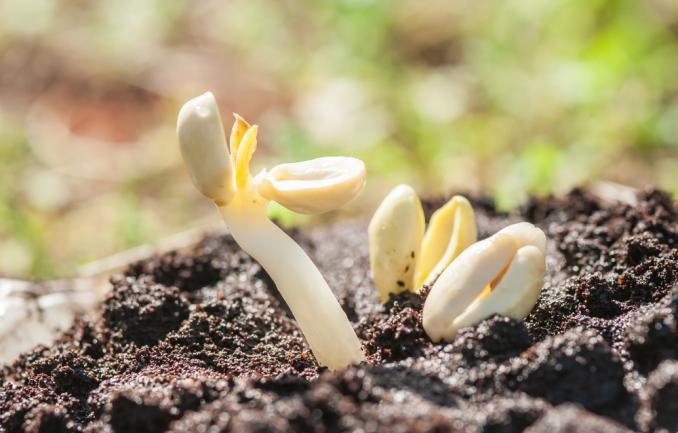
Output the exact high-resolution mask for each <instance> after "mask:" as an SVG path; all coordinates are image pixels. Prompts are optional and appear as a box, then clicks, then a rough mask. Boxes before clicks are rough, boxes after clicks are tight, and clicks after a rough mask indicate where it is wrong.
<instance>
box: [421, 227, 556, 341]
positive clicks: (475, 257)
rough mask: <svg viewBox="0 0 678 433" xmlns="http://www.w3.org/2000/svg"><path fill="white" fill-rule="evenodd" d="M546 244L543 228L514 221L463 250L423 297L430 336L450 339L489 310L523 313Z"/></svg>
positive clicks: (537, 282)
mask: <svg viewBox="0 0 678 433" xmlns="http://www.w3.org/2000/svg"><path fill="white" fill-rule="evenodd" d="M545 247H546V237H545V236H544V232H542V231H541V230H540V229H538V228H536V227H535V226H533V225H532V224H529V223H518V224H514V225H512V226H509V227H506V228H505V229H503V230H500V231H499V232H498V233H496V234H495V235H493V236H491V237H489V238H487V239H484V240H482V241H479V242H476V243H475V244H473V245H471V246H470V247H469V248H467V249H466V250H464V251H463V252H462V253H461V254H460V255H459V256H458V257H457V258H456V259H455V260H454V261H453V262H452V263H451V264H450V265H449V266H448V267H447V269H445V271H444V272H443V273H442V274H441V276H440V277H439V278H438V280H437V281H436V282H435V284H434V285H433V287H432V289H431V293H430V294H429V296H428V298H427V299H426V302H425V303H424V311H423V325H424V329H425V330H426V333H427V334H428V335H429V337H430V338H431V339H432V340H433V341H439V340H443V339H444V340H448V341H449V340H452V339H453V338H454V336H455V335H456V333H457V332H458V331H459V329H461V328H463V327H465V326H470V325H473V324H475V323H478V322H480V321H481V320H483V319H485V318H487V317H489V316H491V315H492V314H503V315H506V316H509V317H513V318H515V319H523V318H525V317H526V316H527V315H528V314H529V313H530V311H531V310H532V307H533V306H534V304H535V303H536V302H537V298H538V297H539V293H540V291H541V286H542V281H543V277H544V271H545V255H544V251H545Z"/></svg>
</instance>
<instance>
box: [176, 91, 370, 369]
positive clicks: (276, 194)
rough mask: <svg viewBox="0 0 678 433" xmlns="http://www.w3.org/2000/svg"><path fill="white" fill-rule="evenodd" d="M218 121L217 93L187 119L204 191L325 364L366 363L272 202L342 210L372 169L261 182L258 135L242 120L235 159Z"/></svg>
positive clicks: (294, 174)
mask: <svg viewBox="0 0 678 433" xmlns="http://www.w3.org/2000/svg"><path fill="white" fill-rule="evenodd" d="M218 119H219V115H218V108H217V105H216V102H215V101H214V97H213V96H212V94H211V93H206V94H204V95H202V96H199V97H197V98H195V99H193V100H191V101H189V102H187V103H186V105H184V107H183V108H182V110H181V112H180V114H179V120H178V126H177V129H178V135H179V140H180V143H181V149H182V154H183V155H184V160H185V162H186V165H187V166H188V169H189V171H190V172H191V177H192V178H193V181H194V183H195V184H196V187H198V189H199V190H200V191H201V192H202V193H203V194H205V195H207V196H208V197H210V198H212V200H214V202H215V203H216V204H217V206H219V211H220V213H221V215H222V217H223V219H224V222H225V223H226V225H227V226H228V228H229V230H230V233H231V235H232V236H233V239H235V241H236V242H237V243H238V244H239V245H240V247H241V248H242V249H243V250H244V251H245V252H247V253H248V254H250V255H251V256H252V257H253V258H254V259H256V260H257V261H258V262H259V263H260V264H261V266H262V267H263V268H264V269H265V270H266V272H267V273H268V274H269V275H270V277H271V278H272V279H273V281H274V282H275V284H276V287H277V288H278V291H279V292H280V294H281V295H282V297H283V298H284V299H285V302H286V303H287V305H288V306H289V308H290V310H291V311H292V314H293V315H294V317H295V319H296V320H297V322H298V324H299V327H300V328H301V331H302V332H303V334H304V336H305V337H306V340H307V341H308V344H309V346H310V348H311V350H312V351H313V354H314V355H315V357H316V359H317V361H318V363H319V364H321V365H325V366H327V367H328V368H330V369H332V370H336V369H340V368H344V367H346V366H348V365H350V364H353V363H359V362H361V361H363V360H364V359H365V357H364V354H363V352H362V350H361V345H360V341H359V340H358V337H357V335H356V334H355V331H354V330H353V328H352V326H351V323H350V322H349V320H348V318H347V316H346V313H345V312H344V311H343V310H342V308H341V306H340V305H339V302H338V301H337V299H336V298H335V297H334V295H333V294H332V291H331V290H330V288H329V286H328V284H327V282H326V281H325V279H324V278H323V276H322V275H321V274H320V271H319V270H318V269H317V268H316V266H315V265H314V264H313V262H312V261H311V259H310V258H309V257H308V255H307V254H306V253H305V252H304V251H303V249H302V248H301V247H300V246H299V245H297V243H296V242H294V240H292V238H290V237H289V236H288V235H287V234H286V233H285V232H284V231H282V230H281V229H280V228H279V227H278V226H276V225H275V224H274V223H273V222H271V221H270V220H269V219H268V217H267V214H266V208H267V205H268V203H269V200H275V201H277V202H278V203H280V204H282V205H284V206H288V207H290V208H291V209H292V210H297V211H302V212H306V213H318V212H325V211H328V210H331V209H335V208H338V207H339V206H341V205H343V204H344V203H346V202H347V201H349V200H350V199H352V198H353V197H355V195H357V194H358V192H360V190H361V189H362V187H363V185H364V183H365V166H364V164H363V163H362V161H359V160H356V159H354V158H345V157H335V158H320V159H316V160H311V161H305V162H303V163H297V164H284V165H282V166H278V167H275V168H273V169H272V170H271V171H270V172H266V171H264V172H262V173H261V174H260V175H259V176H257V177H256V180H255V178H253V177H252V175H251V173H250V168H249V166H250V160H251V159H252V155H253V154H254V151H255V150H256V146H257V132H258V127H257V126H256V125H253V126H252V125H249V124H248V123H247V122H246V121H245V120H244V119H242V118H241V117H240V116H237V115H236V119H235V123H234V125H233V128H232V130H231V134H230V145H229V148H230V158H229V156H228V151H227V147H226V143H225V137H224V133H223V129H222V127H221V125H220V124H219V126H218V127H217V125H216V122H218ZM194 150H195V151H196V152H197V154H195V153H193V151H194ZM225 161H228V162H225ZM224 179H227V182H224Z"/></svg>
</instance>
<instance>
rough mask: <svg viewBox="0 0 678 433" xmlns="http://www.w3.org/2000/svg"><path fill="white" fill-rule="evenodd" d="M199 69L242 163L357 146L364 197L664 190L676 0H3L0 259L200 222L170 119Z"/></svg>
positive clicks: (60, 259)
mask: <svg viewBox="0 0 678 433" xmlns="http://www.w3.org/2000/svg"><path fill="white" fill-rule="evenodd" d="M208 89H210V90H212V91H213V92H214V93H215V94H216V96H217V98H218V100H219V102H220V105H221V107H222V109H223V110H224V113H223V117H224V120H225V121H226V122H227V123H229V124H230V121H231V118H230V112H232V111H237V112H238V113H240V114H242V115H243V116H244V117H245V118H246V119H248V120H250V121H251V122H256V123H258V124H259V125H260V127H261V134H260V147H259V148H260V150H259V151H258V152H257V155H256V156H255V162H254V165H255V166H258V167H262V166H266V165H272V164H274V163H277V162H284V161H293V160H300V159H307V158H311V157H315V156H320V155H327V154H345V155H353V156H357V157H360V158H362V159H364V160H365V162H366V163H367V165H368V170H369V183H368V189H367V190H366V192H365V194H363V196H362V197H361V198H360V199H359V200H357V201H356V202H355V203H353V204H352V206H353V209H354V210H358V211H359V210H361V209H362V210H363V211H364V210H366V209H367V210H371V209H372V208H373V207H374V206H375V203H376V202H377V200H378V199H379V198H380V197H381V196H383V194H384V193H385V191H386V190H387V189H389V188H390V187H392V186H393V185H395V184H396V183H399V182H409V183H411V184H413V185H415V186H416V187H417V188H418V189H419V191H420V192H421V193H422V194H424V195H425V194H433V193H436V192H441V191H449V190H451V189H455V190H472V191H483V192H488V193H491V194H493V195H494V196H495V198H496V199H497V201H498V203H499V205H500V206H501V207H504V208H510V207H511V206H514V205H516V204H517V203H519V202H520V201H521V200H522V199H524V197H525V195H526V194H527V193H536V194H546V193H549V192H555V193H558V192H562V191H565V190H567V189H569V188H571V187H572V186H574V185H579V184H585V183H586V182H588V181H591V180H593V179H604V180H611V181H616V182H620V183H623V184H627V185H631V186H644V185H649V184H651V185H658V186H661V187H662V188H665V189H668V190H670V191H672V192H673V193H674V194H675V193H677V192H678V2H677V1H675V0H609V1H605V0H509V1H503V2H494V1H483V0H462V1H455V0H429V1H425V2H422V1H419V0H403V1H388V0H384V1H377V0H372V1H371V0H343V1H319V0H316V1H310V0H306V1H299V0H235V1H188V0H183V1H182V0H136V1H135V2H133V3H129V2H115V1H93V2H90V1H82V0H1V1H0V275H12V276H29V277H54V276H68V275H74V274H75V273H77V269H78V266H80V265H81V264H83V263H86V262H88V261H90V260H94V259H96V258H99V257H104V256H106V255H108V254H111V253H113V252H116V251H121V250H124V249H126V248H129V247H131V246H134V245H139V244H142V243H145V242H149V241H152V240H154V239H159V238H162V237H164V236H168V235H170V234H173V233H177V232H180V231H182V230H186V229H189V228H191V227H198V226H201V225H203V224H206V223H209V222H215V221H216V220H217V214H216V212H214V211H213V210H212V209H210V207H211V205H210V204H209V203H208V202H207V200H205V199H203V198H202V197H200V196H199V195H198V194H197V193H196V192H195V190H194V189H193V187H192V186H191V185H190V182H189V180H188V176H187V174H186V173H185V171H184V169H183V167H182V165H181V162H180V159H179V155H178V151H177V143H176V139H175V135H174V122H175V119H176V113H177V110H178V108H179V107H180V105H181V103H182V102H184V101H185V100H187V99H188V98H190V97H193V96H195V95H197V94H199V93H202V92H203V91H205V90H208ZM228 127H230V125H227V128H228ZM255 168H256V167H255Z"/></svg>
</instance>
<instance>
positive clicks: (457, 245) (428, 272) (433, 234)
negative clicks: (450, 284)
mask: <svg viewBox="0 0 678 433" xmlns="http://www.w3.org/2000/svg"><path fill="white" fill-rule="evenodd" d="M476 240H477V229H476V221H475V215H474V213H473V207H472V206H471V203H469V201H468V200H467V199H466V198H465V197H462V196H460V195H456V196H454V197H452V198H451V199H450V200H449V201H448V202H447V203H446V204H445V205H444V206H443V207H441V208H440V209H438V210H437V211H435V212H434V213H433V215H432V216H431V220H430V221H429V224H428V228H427V229H426V234H425V235H424V240H423V241H422V244H421V253H420V254H419V260H418V261H417V268H416V271H415V274H414V287H415V288H416V289H417V290H418V289H420V288H421V287H422V286H423V285H424V284H431V283H433V281H435V280H436V278H438V276H439V275H440V274H441V273H442V272H443V271H444V270H445V268H447V266H448V265H449V264H450V263H451V262H452V260H454V259H455V258H456V257H457V256H458V255H459V254H460V253H461V252H462V251H464V250H465V249H466V248H467V247H468V246H469V245H471V244H473V243H474V242H475V241H476Z"/></svg>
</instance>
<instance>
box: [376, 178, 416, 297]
mask: <svg viewBox="0 0 678 433" xmlns="http://www.w3.org/2000/svg"><path fill="white" fill-rule="evenodd" d="M368 234H369V242H370V269H371V272H372V280H373V281H374V285H375V286H376V288H377V289H378V291H379V296H380V297H381V299H382V301H386V300H387V299H388V294H389V293H400V292H402V291H404V290H412V282H413V277H414V269H415V266H416V261H417V256H418V253H419V250H420V245H421V240H422V237H423V236H424V211H423V209H422V207H421V202H420V201H419V197H418V196H417V193H416V192H415V191H414V190H413V189H412V188H411V187H410V186H408V185H398V186H397V187H395V188H394V189H393V191H391V192H390V193H389V194H388V195H387V196H386V198H384V201H382V202H381V205H379V208H378V209H377V211H376V212H375V213H374V216H373V217H372V220H371V221H370V224H369V227H368Z"/></svg>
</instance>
